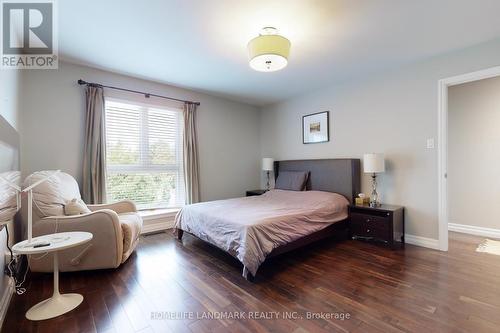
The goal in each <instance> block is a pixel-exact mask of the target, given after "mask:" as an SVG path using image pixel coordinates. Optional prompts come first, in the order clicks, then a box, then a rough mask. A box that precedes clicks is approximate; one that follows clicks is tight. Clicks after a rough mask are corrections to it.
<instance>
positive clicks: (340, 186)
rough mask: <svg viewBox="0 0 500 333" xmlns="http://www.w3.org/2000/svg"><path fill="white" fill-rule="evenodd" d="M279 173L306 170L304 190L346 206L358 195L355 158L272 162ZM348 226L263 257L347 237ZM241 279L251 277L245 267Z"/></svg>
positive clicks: (346, 223) (333, 228)
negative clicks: (330, 195)
mask: <svg viewBox="0 0 500 333" xmlns="http://www.w3.org/2000/svg"><path fill="white" fill-rule="evenodd" d="M280 171H308V172H309V178H308V180H307V184H306V190H308V191H311V190H316V191H326V192H336V193H339V194H342V195H343V196H345V197H346V198H347V199H348V200H349V202H350V203H353V201H354V198H355V197H356V195H357V194H358V193H359V192H360V187H361V181H360V160H359V159H348V158H345V159H316V160H289V161H276V162H274V177H275V179H276V178H277V177H278V175H279V173H280ZM348 227H349V218H347V219H345V220H343V221H339V222H337V223H334V224H332V225H330V226H328V227H327V228H325V229H322V230H320V231H317V232H315V233H312V234H310V235H307V236H304V237H302V238H299V239H297V240H295V241H293V242H291V243H288V244H286V245H283V246H280V247H278V248H276V249H274V250H273V251H272V252H271V253H270V254H269V255H268V256H267V258H271V257H275V256H278V255H281V254H283V253H286V252H290V251H293V250H295V249H298V248H301V247H304V246H306V245H308V244H311V243H314V242H317V241H319V240H322V239H325V238H328V237H338V238H347V235H348ZM183 233H184V231H183V230H180V229H178V230H177V238H178V239H179V240H182V236H183ZM193 236H194V235H193ZM194 237H196V236H194ZM243 276H246V278H247V280H249V281H252V280H253V278H254V277H253V276H252V275H251V274H250V272H248V270H247V269H246V267H243Z"/></svg>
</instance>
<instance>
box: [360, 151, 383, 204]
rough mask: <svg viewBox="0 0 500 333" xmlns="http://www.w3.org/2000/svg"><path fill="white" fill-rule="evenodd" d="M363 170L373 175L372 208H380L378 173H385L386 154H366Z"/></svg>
mask: <svg viewBox="0 0 500 333" xmlns="http://www.w3.org/2000/svg"><path fill="white" fill-rule="evenodd" d="M363 170H364V172H365V173H371V174H372V193H371V194H370V207H377V206H380V204H379V202H378V193H377V173H382V172H384V171H385V161H384V154H379V153H370V154H364V156H363Z"/></svg>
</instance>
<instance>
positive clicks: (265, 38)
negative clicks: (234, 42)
mask: <svg viewBox="0 0 500 333" xmlns="http://www.w3.org/2000/svg"><path fill="white" fill-rule="evenodd" d="M263 30H264V31H263V33H264V34H261V35H260V36H258V37H255V38H254V39H252V40H251V41H250V42H248V46H247V48H248V56H249V58H250V67H252V68H253V69H255V70H256V71H259V72H274V71H278V70H280V69H283V68H285V67H286V65H287V64H288V56H289V54H290V41H289V40H288V39H286V38H285V37H283V36H280V35H278V33H277V30H276V29H275V28H272V27H267V28H264V29H263Z"/></svg>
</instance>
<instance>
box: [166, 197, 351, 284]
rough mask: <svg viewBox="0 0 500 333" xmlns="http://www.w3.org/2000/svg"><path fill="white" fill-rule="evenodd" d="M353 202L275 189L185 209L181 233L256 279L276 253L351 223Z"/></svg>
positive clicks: (180, 217)
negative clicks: (210, 247) (205, 244)
mask: <svg viewBox="0 0 500 333" xmlns="http://www.w3.org/2000/svg"><path fill="white" fill-rule="evenodd" d="M348 204H349V202H348V200H347V199H346V198H345V197H344V196H342V195H340V194H337V193H330V192H322V191H283V190H271V191H269V192H266V193H264V194H263V195H260V196H252V197H244V198H235V199H227V200H217V201H210V202H203V203H197V204H193V205H188V206H185V207H183V208H182V209H181V210H180V211H179V213H178V214H177V216H176V217H175V229H176V230H177V229H181V230H184V231H186V232H189V233H191V234H193V235H195V236H197V237H199V238H200V239H202V240H204V241H207V242H209V243H211V244H213V245H215V246H217V247H219V248H220V249H222V250H224V251H226V252H228V253H229V254H231V255H233V256H234V257H236V258H238V259H239V260H240V261H241V262H242V263H243V265H244V266H245V268H246V270H248V271H249V272H250V273H252V275H255V273H256V272H257V269H258V268H259V266H260V264H261V263H262V262H264V260H265V259H266V256H267V255H269V254H270V253H271V252H272V251H273V249H275V248H277V247H279V246H282V245H285V244H287V243H290V242H293V241H294V240H297V239H299V238H301V237H304V236H307V235H309V234H312V233H314V232H316V231H319V230H321V229H323V228H326V227H328V226H329V225H330V224H332V223H335V222H338V221H341V220H344V219H346V218H347V215H348V213H347V206H348ZM246 270H245V269H244V270H243V272H244V275H246Z"/></svg>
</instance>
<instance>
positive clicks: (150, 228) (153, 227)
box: [141, 221, 174, 235]
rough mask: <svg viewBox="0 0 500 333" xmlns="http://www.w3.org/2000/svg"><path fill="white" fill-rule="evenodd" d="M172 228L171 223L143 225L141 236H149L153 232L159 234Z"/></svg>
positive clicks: (172, 223)
mask: <svg viewBox="0 0 500 333" xmlns="http://www.w3.org/2000/svg"><path fill="white" fill-rule="evenodd" d="M173 227H174V222H173V221H167V222H159V223H144V225H143V226H142V231H141V235H144V234H150V233H154V232H161V231H165V230H167V229H172V228H173Z"/></svg>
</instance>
